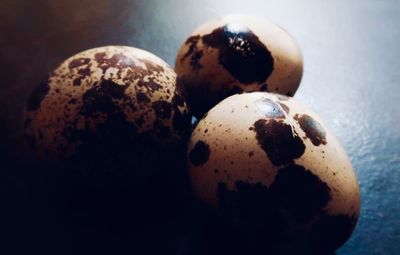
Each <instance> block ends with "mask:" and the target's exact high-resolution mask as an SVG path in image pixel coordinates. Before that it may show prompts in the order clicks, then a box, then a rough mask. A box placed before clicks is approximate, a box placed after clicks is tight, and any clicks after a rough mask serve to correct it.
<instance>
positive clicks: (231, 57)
mask: <svg viewBox="0 0 400 255" xmlns="http://www.w3.org/2000/svg"><path fill="white" fill-rule="evenodd" d="M202 40H203V43H204V44H205V45H207V46H209V47H213V48H217V49H218V50H219V55H218V59H219V62H220V64H221V65H222V66H223V67H225V68H226V70H228V72H229V73H230V74H232V76H234V77H235V78H236V79H237V80H238V81H240V82H241V83H243V84H251V83H254V82H258V83H261V82H264V81H265V80H266V79H267V78H268V76H269V75H270V74H271V73H272V71H273V69H274V59H273V57H272V55H271V52H270V51H269V50H268V49H267V47H266V46H265V45H264V44H263V43H262V42H261V41H260V40H259V38H258V37H257V36H256V35H255V34H254V33H253V32H252V31H251V30H250V29H249V28H248V27H246V26H243V25H242V24H236V23H235V24H226V25H224V26H222V27H219V28H217V29H215V30H214V31H212V32H211V33H210V34H207V35H204V36H203V38H202Z"/></svg>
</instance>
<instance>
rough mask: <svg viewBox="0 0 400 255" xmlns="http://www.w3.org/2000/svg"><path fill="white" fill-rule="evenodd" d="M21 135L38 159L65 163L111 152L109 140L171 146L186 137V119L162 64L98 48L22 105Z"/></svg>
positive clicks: (133, 52)
mask: <svg viewBox="0 0 400 255" xmlns="http://www.w3.org/2000/svg"><path fill="white" fill-rule="evenodd" d="M24 128H25V134H26V138H27V140H28V141H29V143H30V145H31V146H32V147H33V148H34V149H35V151H36V152H37V154H38V155H39V156H41V157H44V158H46V157H47V158H67V157H70V156H73V155H74V154H75V153H76V152H77V150H79V149H80V148H82V147H84V146H85V145H87V144H91V143H96V146H100V147H102V146H103V147H108V146H111V145H112V144H107V143H109V142H112V140H113V139H114V138H115V139H116V140H118V138H121V140H132V141H131V142H132V144H130V145H129V144H126V146H128V147H129V146H132V145H135V144H137V143H138V141H139V140H140V139H142V138H144V137H146V138H145V139H147V140H151V141H153V143H154V142H155V143H159V144H168V143H176V142H179V141H181V140H182V139H183V138H184V137H186V136H188V133H189V131H190V117H189V116H188V110H187V106H186V103H185V101H184V99H183V97H182V92H181V91H180V84H179V81H177V78H176V74H175V72H174V71H173V69H171V68H170V67H169V66H168V65H167V64H166V63H165V62H164V61H163V60H161V59H160V58H158V57H157V56H155V55H153V54H151V53H149V52H147V51H144V50H140V49H137V48H132V47H126V46H105V47H100V48H94V49H90V50H87V51H84V52H81V53H78V54H76V55H74V56H72V57H70V58H69V59H67V60H65V61H64V62H63V63H62V64H61V65H60V66H59V67H58V68H56V69H55V70H54V71H53V72H52V73H50V75H49V77H48V79H47V80H46V81H44V82H42V83H41V84H40V85H39V86H38V87H37V88H36V90H35V91H34V92H33V93H32V96H31V97H30V98H29V101H28V104H27V113H26V120H25V125H24ZM113 136H114V137H113ZM123 136H126V137H125V138H124V137H123ZM134 138H135V139H136V140H135V139H134ZM107 139H109V140H107ZM106 140H107V141H106ZM114 145H115V146H119V145H117V144H114ZM114 145H112V146H114ZM121 146H122V145H121Z"/></svg>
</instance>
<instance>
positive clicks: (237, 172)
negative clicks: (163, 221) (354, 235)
mask: <svg viewBox="0 0 400 255" xmlns="http://www.w3.org/2000/svg"><path fill="white" fill-rule="evenodd" d="M188 155H189V157H188V158H189V169H190V175H191V180H192V184H193V187H194V190H195V192H196V193H197V194H198V195H199V197H200V198H202V199H203V200H204V201H206V202H207V203H209V204H211V205H213V206H215V207H217V208H218V209H219V211H220V212H221V213H222V214H223V215H225V216H228V217H229V218H231V219H233V221H234V222H236V223H237V224H239V225H241V226H242V227H244V228H246V229H252V230H253V231H255V232H257V233H258V234H260V235H265V237H266V238H268V239H269V240H276V242H277V243H279V242H286V247H287V245H289V246H290V244H291V242H293V245H294V243H296V242H298V241H299V240H303V239H302V238H304V237H306V238H307V240H308V241H309V242H311V243H312V245H311V246H312V247H313V249H315V250H317V251H326V250H334V249H336V248H338V247H339V246H340V245H342V244H343V243H344V242H345V241H346V240H347V239H348V237H349V236H350V235H351V232H352V230H353V228H354V226H355V224H356V221H357V219H358V216H359V209H360V207H359V206H360V200H359V199H360V198H359V187H358V184H357V180H356V176H355V173H354V171H353V169H352V165H351V162H350V160H349V159H348V157H347V155H346V153H345V151H344V150H343V149H342V147H341V145H340V144H339V142H338V140H337V139H336V138H335V137H334V135H333V134H332V133H331V132H330V131H329V130H328V129H327V128H326V127H325V126H324V125H323V123H322V122H321V121H320V119H319V118H318V117H317V116H316V115H315V114H314V113H313V112H312V111H310V110H308V109H307V108H306V107H304V106H303V105H302V104H300V103H299V102H297V101H295V100H294V99H292V98H290V97H286V96H282V95H278V94H272V93H267V92H253V93H246V94H241V95H234V96H231V97H229V98H227V99H225V100H223V101H222V102H220V103H219V104H218V105H216V106H215V107H214V108H212V109H211V110H210V111H209V112H208V113H207V114H206V115H205V116H204V117H203V119H201V120H200V121H199V123H198V124H197V126H196V128H195V129H194V131H193V134H192V137H191V140H190V143H189V149H188ZM283 240H286V241H283Z"/></svg>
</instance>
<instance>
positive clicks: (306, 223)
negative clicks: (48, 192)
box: [24, 16, 360, 254]
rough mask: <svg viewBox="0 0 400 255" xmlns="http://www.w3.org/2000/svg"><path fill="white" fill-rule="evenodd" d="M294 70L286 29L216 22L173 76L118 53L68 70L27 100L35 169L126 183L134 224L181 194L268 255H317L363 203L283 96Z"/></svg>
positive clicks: (350, 177) (350, 174)
mask: <svg viewBox="0 0 400 255" xmlns="http://www.w3.org/2000/svg"><path fill="white" fill-rule="evenodd" d="M302 72H303V62H302V56H301V53H300V50H299V47H298V46H297V44H296V43H295V41H294V39H293V38H292V37H291V36H290V35H289V34H288V33H287V32H286V31H285V30H283V29H282V28H280V27H278V26H276V25H274V24H272V23H269V22H266V21H263V20H260V19H256V18H251V17H245V16H226V17H222V18H220V19H218V20H216V21H212V22H208V23H205V24H204V25H202V26H200V27H199V28H198V29H196V30H195V31H194V32H193V34H192V35H191V36H190V37H189V38H188V39H187V40H186V41H185V42H184V43H183V45H182V47H181V48H180V50H179V52H178V54H177V58H176V66H175V72H174V70H173V69H172V68H170V67H169V66H168V65H167V64H166V63H165V62H164V61H163V60H161V59H160V58H158V57H156V56H154V55H153V54H151V53H149V52H146V51H143V50H140V49H137V48H132V47H126V46H105V47H100V48H95V49H90V50H87V51H84V52H81V53H78V54H76V55H74V56H72V57H70V58H69V59H67V60H65V61H64V62H63V63H62V64H61V65H60V66H59V67H58V68H56V69H55V70H54V71H53V72H51V73H50V74H49V76H48V78H47V80H45V81H43V82H42V83H40V85H39V86H38V87H37V88H36V90H35V91H34V92H33V93H32V95H31V97H30V99H29V101H28V104H27V108H26V117H25V122H24V130H25V137H26V140H27V142H28V144H29V145H30V146H31V148H32V149H33V150H34V151H35V153H36V155H37V158H38V159H39V160H42V161H51V162H58V163H60V164H64V165H68V166H71V167H72V168H77V169H79V171H83V172H84V173H85V175H86V178H89V179H90V178H92V179H95V180H96V181H95V182H99V183H96V185H99V186H101V187H102V188H101V189H102V190H103V191H104V189H107V187H108V186H104V185H103V184H104V182H107V183H109V182H110V180H111V182H113V181H115V180H118V182H117V183H116V184H115V186H113V188H115V187H117V186H118V187H119V186H120V185H121V183H123V184H124V185H127V186H134V187H135V188H133V189H129V188H128V189H127V190H129V192H128V193H127V196H126V197H127V200H128V201H124V202H123V203H131V201H129V200H130V198H134V200H135V203H134V205H133V208H134V209H133V210H132V212H133V211H135V213H136V214H134V216H135V217H140V219H139V221H141V220H142V219H143V218H144V217H158V214H162V212H161V211H162V210H164V209H166V208H167V207H168V208H169V209H171V207H173V206H171V205H172V204H174V203H172V202H171V203H169V202H168V201H169V199H171V201H181V202H182V201H184V200H185V199H183V198H176V197H175V198H172V197H171V196H179V195H182V194H181V192H180V189H179V187H180V186H182V187H184V186H185V185H188V186H190V189H191V190H192V191H193V193H194V194H195V195H196V197H197V198H199V199H200V200H201V201H203V202H204V203H205V204H206V205H208V206H209V207H211V208H213V210H214V212H215V214H216V215H219V216H218V217H221V219H223V220H224V221H226V222H227V224H229V225H230V226H231V227H232V228H233V229H235V231H238V233H242V234H244V236H246V237H247V238H246V239H248V240H253V241H252V242H249V243H251V245H252V246H256V247H259V250H260V251H262V252H263V253H265V254H294V253H299V254H328V253H329V252H332V251H334V250H336V249H337V248H339V247H340V246H341V245H342V244H343V243H344V242H345V241H346V240H347V239H348V238H349V237H350V235H351V233H352V231H353V229H354V227H355V225H356V222H357V219H358V217H359V210H360V194H359V187H358V184H357V180H356V176H355V173H354V170H353V168H352V165H351V162H350V160H349V158H348V157H347V155H346V152H345V151H344V150H343V148H342V146H341V145H340V143H339V141H338V140H337V139H336V137H335V136H334V135H333V133H332V132H331V131H330V130H329V129H328V128H327V127H326V126H325V125H324V124H323V122H322V121H321V120H320V118H319V117H318V116H317V115H316V114H315V113H314V112H313V111H311V110H310V109H308V108H307V107H305V106H304V105H302V104H301V103H300V102H298V101H297V100H295V99H293V98H292V97H291V96H293V95H294V93H295V92H296V90H297V88H298V86H299V85H300V81H301V77H302ZM192 116H194V117H196V118H197V119H199V121H198V122H197V123H195V125H194V126H192V125H191V117H192ZM98 172H102V173H103V176H106V177H105V178H98ZM186 175H188V177H189V178H185V176H186ZM116 176H117V177H118V178H116ZM121 179H122V180H124V181H123V182H121ZM178 179H179V180H180V181H181V182H180V183H177V182H174V180H178ZM150 184H151V185H150ZM149 186H151V188H149ZM168 189H171V190H174V192H172V193H169V192H168ZM132 192H133V193H135V194H132ZM183 193H184V192H183ZM101 194H103V193H101ZM119 194H120V193H119ZM125 195H126V194H125ZM189 197H190V196H189ZM138 201H140V203H139V202H138ZM182 203H183V204H184V203H186V202H182ZM149 204H151V206H149ZM158 204H161V205H162V206H155V205H158ZM174 205H176V203H175V204H174ZM137 207H141V208H140V210H141V213H140V214H138V213H137V211H138V210H139V209H138V208H137ZM140 210H139V211H140ZM150 210H151V212H150ZM103 220H104V219H103ZM150 221H151V220H150ZM147 222H148V221H147ZM248 240H247V241H248ZM255 240H256V241H255ZM244 242H245V241H244ZM257 249H258V248H257Z"/></svg>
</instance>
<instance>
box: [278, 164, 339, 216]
mask: <svg viewBox="0 0 400 255" xmlns="http://www.w3.org/2000/svg"><path fill="white" fill-rule="evenodd" d="M270 188H271V192H273V195H274V196H275V197H277V199H278V202H279V204H281V205H282V207H284V208H285V209H286V210H287V211H288V212H290V213H291V215H292V217H293V218H294V219H296V220H298V221H306V220H309V219H311V218H312V217H314V216H315V215H316V214H318V213H319V212H321V211H322V209H323V207H324V206H325V205H326V204H327V203H328V202H329V201H330V199H331V195H330V191H331V189H330V188H329V186H328V185H327V184H326V183H325V182H323V181H322V180H321V179H320V178H319V177H318V176H316V175H314V174H313V173H312V172H311V171H310V170H307V169H305V168H304V167H303V166H300V165H296V164H294V163H291V164H289V165H288V166H285V167H283V168H281V169H279V170H278V175H277V176H276V177H275V180H274V182H273V183H272V185H271V187H270Z"/></svg>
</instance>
